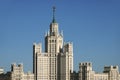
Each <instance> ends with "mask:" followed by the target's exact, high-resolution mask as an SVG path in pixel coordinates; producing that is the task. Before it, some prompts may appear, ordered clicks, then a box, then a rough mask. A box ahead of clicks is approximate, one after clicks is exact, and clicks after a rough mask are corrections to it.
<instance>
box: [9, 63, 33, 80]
mask: <svg viewBox="0 0 120 80" xmlns="http://www.w3.org/2000/svg"><path fill="white" fill-rule="evenodd" d="M10 80H34V74H33V73H30V72H28V73H24V71H23V64H18V65H16V63H14V64H12V65H11V76H10Z"/></svg>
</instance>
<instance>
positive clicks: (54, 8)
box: [52, 6, 56, 23]
mask: <svg viewBox="0 0 120 80" xmlns="http://www.w3.org/2000/svg"><path fill="white" fill-rule="evenodd" d="M55 10H56V7H55V6H53V21H52V22H53V23H55V22H56V21H55Z"/></svg>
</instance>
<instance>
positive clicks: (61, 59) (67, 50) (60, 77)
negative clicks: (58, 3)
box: [33, 7, 73, 80]
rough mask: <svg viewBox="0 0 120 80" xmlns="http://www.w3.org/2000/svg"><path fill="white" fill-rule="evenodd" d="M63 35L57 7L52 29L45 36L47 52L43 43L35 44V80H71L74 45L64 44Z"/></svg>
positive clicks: (51, 25)
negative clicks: (57, 16) (43, 49)
mask: <svg viewBox="0 0 120 80" xmlns="http://www.w3.org/2000/svg"><path fill="white" fill-rule="evenodd" d="M63 43H64V41H63V34H62V33H60V32H59V26H58V23H57V22H56V20H55V7H54V8H53V20H52V22H51V23H50V29H49V31H48V32H47V33H46V35H45V51H44V52H42V45H41V43H38V44H36V43H34V44H33V73H34V74H35V80H70V72H72V71H73V44H72V43H65V44H63Z"/></svg>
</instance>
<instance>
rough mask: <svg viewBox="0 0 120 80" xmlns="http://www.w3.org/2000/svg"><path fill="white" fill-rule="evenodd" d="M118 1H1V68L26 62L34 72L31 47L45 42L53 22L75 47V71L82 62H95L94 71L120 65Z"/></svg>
mask: <svg viewBox="0 0 120 80" xmlns="http://www.w3.org/2000/svg"><path fill="white" fill-rule="evenodd" d="M119 4H120V1H119V0H59V1H57V0H0V66H1V67H4V69H5V70H6V71H8V70H10V65H11V63H14V62H16V63H23V64H24V70H25V71H32V45H33V43H34V42H37V43H38V42H42V45H43V51H44V35H45V32H46V31H48V29H49V25H50V22H51V21H52V6H54V5H55V6H56V21H57V22H58V23H59V29H60V30H63V32H64V41H65V42H68V41H70V42H73V44H74V70H78V64H79V63H80V62H87V61H89V62H92V63H93V70H95V71H98V72H100V71H101V72H102V70H103V67H104V66H105V65H119V66H120V5H119Z"/></svg>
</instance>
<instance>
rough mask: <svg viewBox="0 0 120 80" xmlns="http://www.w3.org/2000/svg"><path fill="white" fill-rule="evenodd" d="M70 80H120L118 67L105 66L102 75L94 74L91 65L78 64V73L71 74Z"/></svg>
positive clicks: (87, 63) (86, 63)
mask: <svg viewBox="0 0 120 80" xmlns="http://www.w3.org/2000/svg"><path fill="white" fill-rule="evenodd" d="M71 80H120V74H119V69H118V66H105V67H104V71H103V73H95V71H93V70H92V63H89V62H85V63H80V64H79V71H78V73H76V72H73V73H71Z"/></svg>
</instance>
